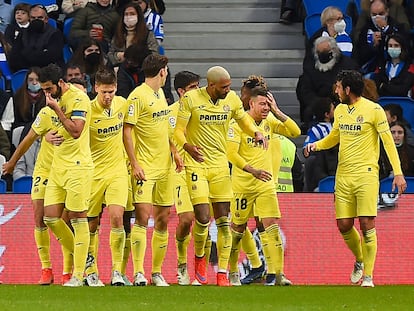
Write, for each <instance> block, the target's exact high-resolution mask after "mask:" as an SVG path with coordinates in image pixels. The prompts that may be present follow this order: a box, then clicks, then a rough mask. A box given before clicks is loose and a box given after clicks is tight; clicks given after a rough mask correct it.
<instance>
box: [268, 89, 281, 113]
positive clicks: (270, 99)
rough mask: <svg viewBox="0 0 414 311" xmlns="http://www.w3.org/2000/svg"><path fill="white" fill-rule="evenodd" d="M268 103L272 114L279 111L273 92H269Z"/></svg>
mask: <svg viewBox="0 0 414 311" xmlns="http://www.w3.org/2000/svg"><path fill="white" fill-rule="evenodd" d="M266 102H267V103H268V104H269V106H270V110H271V111H272V112H277V111H278V110H279V107H278V105H277V103H276V99H275V97H274V96H273V94H272V93H271V92H267V100H266Z"/></svg>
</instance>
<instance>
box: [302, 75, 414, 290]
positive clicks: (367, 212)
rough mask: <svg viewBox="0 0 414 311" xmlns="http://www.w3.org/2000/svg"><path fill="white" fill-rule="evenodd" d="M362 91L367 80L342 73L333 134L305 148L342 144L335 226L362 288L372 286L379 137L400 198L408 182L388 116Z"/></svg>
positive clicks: (325, 147)
mask: <svg viewBox="0 0 414 311" xmlns="http://www.w3.org/2000/svg"><path fill="white" fill-rule="evenodd" d="M363 88H364V82H363V80H362V75H361V74H360V73H359V72H357V71H353V70H347V71H341V72H340V73H339V74H338V76H337V79H336V87H335V93H336V94H338V96H339V98H340V100H341V104H339V105H338V106H337V107H336V109H335V114H334V124H333V127H332V130H331V132H330V133H329V135H328V136H326V137H325V138H323V139H322V140H319V141H317V142H315V143H311V144H308V145H307V146H306V148H307V151H308V152H309V151H318V150H325V149H329V148H332V147H333V146H335V145H336V144H338V143H339V156H338V159H339V161H338V168H337V171H336V177H335V209H336V220H337V226H338V229H339V231H340V232H341V235H342V237H343V239H344V241H345V243H346V244H347V246H348V248H349V249H350V250H351V251H352V253H353V254H354V256H355V264H354V269H353V271H352V273H351V277H350V278H351V282H352V283H354V284H357V283H359V282H360V280H361V279H362V283H361V286H362V287H374V282H373V279H372V278H373V270H374V263H375V258H376V254H377V233H376V230H375V217H376V216H377V194H378V190H379V178H378V174H379V172H378V171H379V168H378V158H379V149H380V148H379V138H380V139H381V141H382V143H383V145H384V149H385V151H386V153H387V156H388V158H389V160H390V163H391V165H392V169H393V172H394V180H393V183H392V190H394V189H395V188H398V194H399V195H401V194H402V193H403V192H404V191H405V189H406V188H407V183H406V181H405V179H404V176H403V173H402V170H401V165H400V160H399V158H398V153H397V149H396V147H395V144H394V141H393V138H392V135H391V132H390V128H389V125H388V122H387V117H386V116H385V112H384V110H383V109H382V108H381V107H380V106H379V105H378V104H376V103H374V102H372V101H370V100H368V99H366V98H364V97H362V96H361V95H362V91H363ZM355 218H358V219H359V224H360V229H361V231H362V239H361V236H360V234H359V232H358V230H357V229H356V228H355V226H354V220H355ZM361 240H362V241H361ZM361 242H362V243H361Z"/></svg>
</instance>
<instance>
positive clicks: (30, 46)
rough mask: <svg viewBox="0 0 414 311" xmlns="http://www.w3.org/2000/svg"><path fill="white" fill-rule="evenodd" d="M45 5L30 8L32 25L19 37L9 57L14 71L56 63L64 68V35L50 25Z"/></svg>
mask: <svg viewBox="0 0 414 311" xmlns="http://www.w3.org/2000/svg"><path fill="white" fill-rule="evenodd" d="M47 21H48V16H47V12H46V9H45V7H44V6H43V5H40V4H37V5H33V6H32V7H31V8H30V25H29V27H28V28H27V30H25V31H22V32H21V33H19V35H18V36H17V38H16V40H15V42H14V44H13V46H12V51H11V53H10V57H9V64H10V67H11V69H12V71H17V70H20V69H27V68H29V67H34V66H37V67H44V66H47V65H48V64H50V63H55V64H57V65H58V66H60V67H63V65H64V60H63V53H62V50H63V45H64V37H63V33H62V32H61V31H60V30H58V29H56V28H54V27H52V26H51V25H49V24H48V22H47Z"/></svg>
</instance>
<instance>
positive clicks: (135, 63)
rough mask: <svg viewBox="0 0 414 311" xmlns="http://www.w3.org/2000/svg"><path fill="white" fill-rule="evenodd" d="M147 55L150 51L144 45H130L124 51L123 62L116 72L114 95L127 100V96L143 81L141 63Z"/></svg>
mask: <svg viewBox="0 0 414 311" xmlns="http://www.w3.org/2000/svg"><path fill="white" fill-rule="evenodd" d="M149 54H151V51H150V50H148V48H147V47H146V46H145V45H136V44H132V45H130V46H129V47H128V48H127V49H126V50H125V54H124V56H125V60H124V61H123V62H122V64H121V65H120V66H119V69H118V72H117V82H118V87H117V91H116V95H119V96H122V97H124V98H128V95H129V94H130V93H131V92H132V91H133V90H134V89H135V88H136V87H137V86H140V85H141V84H142V83H143V82H144V81H145V75H144V72H143V70H142V62H143V61H144V59H145V57H147V56H148V55H149Z"/></svg>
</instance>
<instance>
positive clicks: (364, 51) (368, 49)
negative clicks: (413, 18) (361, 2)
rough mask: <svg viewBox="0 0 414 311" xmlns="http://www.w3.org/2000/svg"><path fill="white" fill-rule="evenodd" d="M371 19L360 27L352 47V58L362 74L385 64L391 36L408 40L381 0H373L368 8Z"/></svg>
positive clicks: (401, 25) (404, 28)
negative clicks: (397, 35)
mask: <svg viewBox="0 0 414 311" xmlns="http://www.w3.org/2000/svg"><path fill="white" fill-rule="evenodd" d="M370 15H371V19H370V20H368V21H366V23H365V25H364V26H363V27H362V29H361V32H360V35H359V38H358V40H357V42H356V44H355V45H354V51H353V52H354V54H355V55H354V56H355V58H356V60H357V61H358V64H359V66H360V67H361V71H362V73H364V74H367V73H371V72H373V71H374V70H375V68H377V67H378V66H381V65H382V64H384V63H385V54H386V42H387V41H388V37H389V36H391V35H393V34H396V33H398V34H400V35H401V36H403V37H406V39H405V40H408V35H407V34H408V29H407V28H406V27H405V26H404V25H403V24H399V23H398V22H397V21H395V20H394V19H393V18H392V17H391V16H389V10H388V7H387V5H386V4H385V3H384V1H383V0H374V2H372V3H371V7H370Z"/></svg>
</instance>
